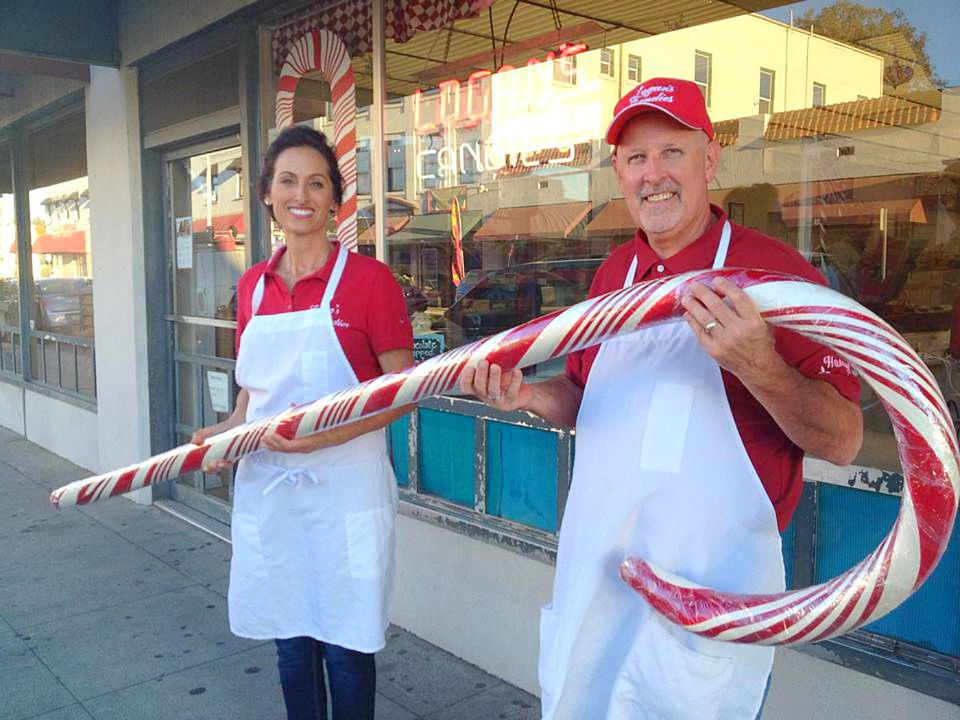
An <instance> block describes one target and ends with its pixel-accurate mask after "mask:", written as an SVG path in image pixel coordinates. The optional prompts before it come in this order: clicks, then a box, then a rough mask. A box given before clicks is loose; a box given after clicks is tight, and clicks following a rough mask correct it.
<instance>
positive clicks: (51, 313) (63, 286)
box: [34, 278, 93, 335]
mask: <svg viewBox="0 0 960 720" xmlns="http://www.w3.org/2000/svg"><path fill="white" fill-rule="evenodd" d="M34 293H35V296H36V299H37V317H36V322H37V329H38V330H50V331H51V332H62V333H66V334H68V335H87V334H92V331H93V328H92V322H93V312H92V310H93V280H92V279H91V278H40V279H38V280H36V281H35V282H34ZM88 325H90V326H91V327H89V328H88V327H87V326H88ZM88 330H89V332H87V331H88Z"/></svg>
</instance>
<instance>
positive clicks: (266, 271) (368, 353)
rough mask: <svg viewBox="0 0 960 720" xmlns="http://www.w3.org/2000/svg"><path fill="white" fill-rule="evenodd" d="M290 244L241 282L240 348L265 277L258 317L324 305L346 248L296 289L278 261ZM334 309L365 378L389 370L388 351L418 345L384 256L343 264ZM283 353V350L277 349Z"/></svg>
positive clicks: (340, 336) (340, 334) (343, 342)
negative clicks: (384, 360) (385, 366)
mask: <svg viewBox="0 0 960 720" xmlns="http://www.w3.org/2000/svg"><path fill="white" fill-rule="evenodd" d="M285 251H286V248H285V247H284V248H281V249H280V250H279V251H278V252H276V253H274V255H273V257H271V258H270V259H269V260H268V261H266V262H262V263H257V264H256V265H254V266H253V267H251V268H250V269H249V270H247V271H246V272H245V273H244V274H243V275H241V276H240V279H239V280H238V281H237V352H238V354H239V351H240V342H241V340H242V338H243V330H244V328H246V326H247V323H248V322H250V316H251V303H252V300H253V290H254V288H255V287H256V285H257V282H258V281H259V280H260V276H261V275H264V276H265V277H264V282H263V299H262V300H261V301H260V309H259V310H258V311H257V314H258V315H275V314H278V313H283V312H296V311H298V310H307V309H309V308H314V307H317V306H319V305H320V302H321V300H323V292H324V290H326V288H327V282H328V281H329V279H330V273H331V272H332V271H333V264H334V262H335V261H336V259H337V253H338V252H340V249H339V245H337V244H336V243H335V244H334V252H331V253H330V257H328V258H327V261H326V262H325V263H324V265H323V267H321V268H320V269H319V270H315V271H314V272H312V273H310V274H309V275H305V276H304V277H302V278H300V279H299V280H297V282H296V284H295V285H294V286H293V288H292V289H290V288H287V284H286V283H285V282H284V281H283V280H282V279H281V278H280V276H279V275H278V274H277V272H276V267H277V264H278V263H279V262H280V258H281V257H282V256H283V253H284V252H285ZM330 313H331V315H332V316H333V324H334V328H335V332H336V334H337V340H339V341H340V346H341V347H342V348H343V352H344V354H345V355H346V356H347V361H348V362H349V363H350V366H351V367H352V368H353V371H354V373H356V375H357V378H358V379H359V380H360V382H364V381H366V380H370V379H372V378H375V377H377V376H378V375H382V374H383V370H382V369H381V368H380V364H379V363H378V362H377V355H379V354H380V353H383V352H386V351H387V350H397V349H401V348H403V349H409V348H412V347H413V330H412V328H411V327H410V318H409V317H407V307H406V303H405V302H404V300H403V291H402V290H401V289H400V286H399V285H398V284H397V281H396V280H395V279H394V277H393V273H391V272H390V268H388V267H387V266H386V265H384V264H383V263H382V262H380V261H379V260H375V259H373V258H371V257H367V256H365V255H360V254H358V253H350V254H349V256H348V257H347V264H346V265H345V266H344V268H343V275H342V276H341V277H340V284H339V285H337V289H336V290H335V291H334V293H333V298H332V300H331V301H330ZM277 351H278V352H282V348H278V349H277Z"/></svg>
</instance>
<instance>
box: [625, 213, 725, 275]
mask: <svg viewBox="0 0 960 720" xmlns="http://www.w3.org/2000/svg"><path fill="white" fill-rule="evenodd" d="M710 212H712V213H713V215H714V217H715V218H716V222H714V223H713V224H712V225H711V226H710V227H708V228H707V231H706V232H705V233H704V234H703V235H701V236H700V237H698V238H697V239H696V240H694V241H693V242H692V243H690V244H689V245H687V246H686V247H685V248H683V250H681V251H680V252H678V253H677V254H675V255H671V256H670V257H668V258H667V259H665V260H664V259H662V258H661V257H660V256H659V255H657V254H656V253H655V252H654V251H653V248H651V247H650V243H649V242H647V234H646V233H645V232H643V230H640V229H639V228H638V229H637V234H636V235H635V236H634V238H633V251H634V253H635V254H636V256H637V274H636V275H635V277H636V279H637V280H641V279H643V278H645V277H646V276H647V275H648V273H649V272H650V271H651V269H652V268H654V267H656V266H658V265H663V267H664V272H666V274H668V275H677V274H679V273H685V272H689V271H691V270H702V269H704V268H708V267H712V266H713V259H714V258H715V257H716V255H717V248H718V247H720V235H721V233H722V232H723V223H724V222H725V221H726V219H727V214H726V213H725V212H724V211H723V210H722V209H720V208H719V207H717V206H716V205H710Z"/></svg>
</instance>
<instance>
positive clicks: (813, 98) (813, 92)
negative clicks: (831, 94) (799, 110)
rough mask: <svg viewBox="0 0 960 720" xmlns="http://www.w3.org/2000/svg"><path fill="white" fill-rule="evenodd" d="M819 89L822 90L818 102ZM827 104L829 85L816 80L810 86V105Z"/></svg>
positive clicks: (820, 105) (819, 105)
mask: <svg viewBox="0 0 960 720" xmlns="http://www.w3.org/2000/svg"><path fill="white" fill-rule="evenodd" d="M817 90H819V91H820V102H819V103H818V102H817ZM826 104H827V86H826V84H825V83H819V82H814V83H813V84H812V85H811V86H810V107H823V106H824V105H826Z"/></svg>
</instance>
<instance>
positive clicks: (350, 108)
mask: <svg viewBox="0 0 960 720" xmlns="http://www.w3.org/2000/svg"><path fill="white" fill-rule="evenodd" d="M311 70H319V71H320V72H322V73H323V74H324V76H326V78H327V80H328V81H329V82H330V89H331V92H332V94H333V130H334V131H333V142H334V145H335V146H336V150H337V164H338V165H339V166H340V175H341V176H342V177H343V200H342V202H341V203H340V211H339V212H338V213H337V240H339V241H340V245H341V246H342V247H344V248H346V249H347V250H355V249H356V247H357V132H356V126H357V85H356V82H355V80H354V76H353V66H351V65H350V54H349V53H348V52H347V48H346V46H345V45H344V44H343V41H342V40H341V39H340V38H339V37H337V36H336V35H335V34H333V33H332V32H330V31H329V30H313V31H311V32H309V33H307V34H306V35H304V36H303V37H301V38H300V39H299V40H297V42H296V43H294V45H293V46H292V47H291V48H290V52H289V54H288V55H287V59H286V60H285V61H284V63H283V67H282V68H281V69H280V79H279V80H278V81H277V101H276V120H277V122H276V124H277V129H278V130H282V129H284V128H285V127H287V126H288V125H291V124H292V123H293V98H294V95H296V92H297V85H298V84H299V82H300V78H301V77H303V76H304V75H305V74H306V73H308V72H310V71H311Z"/></svg>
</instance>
